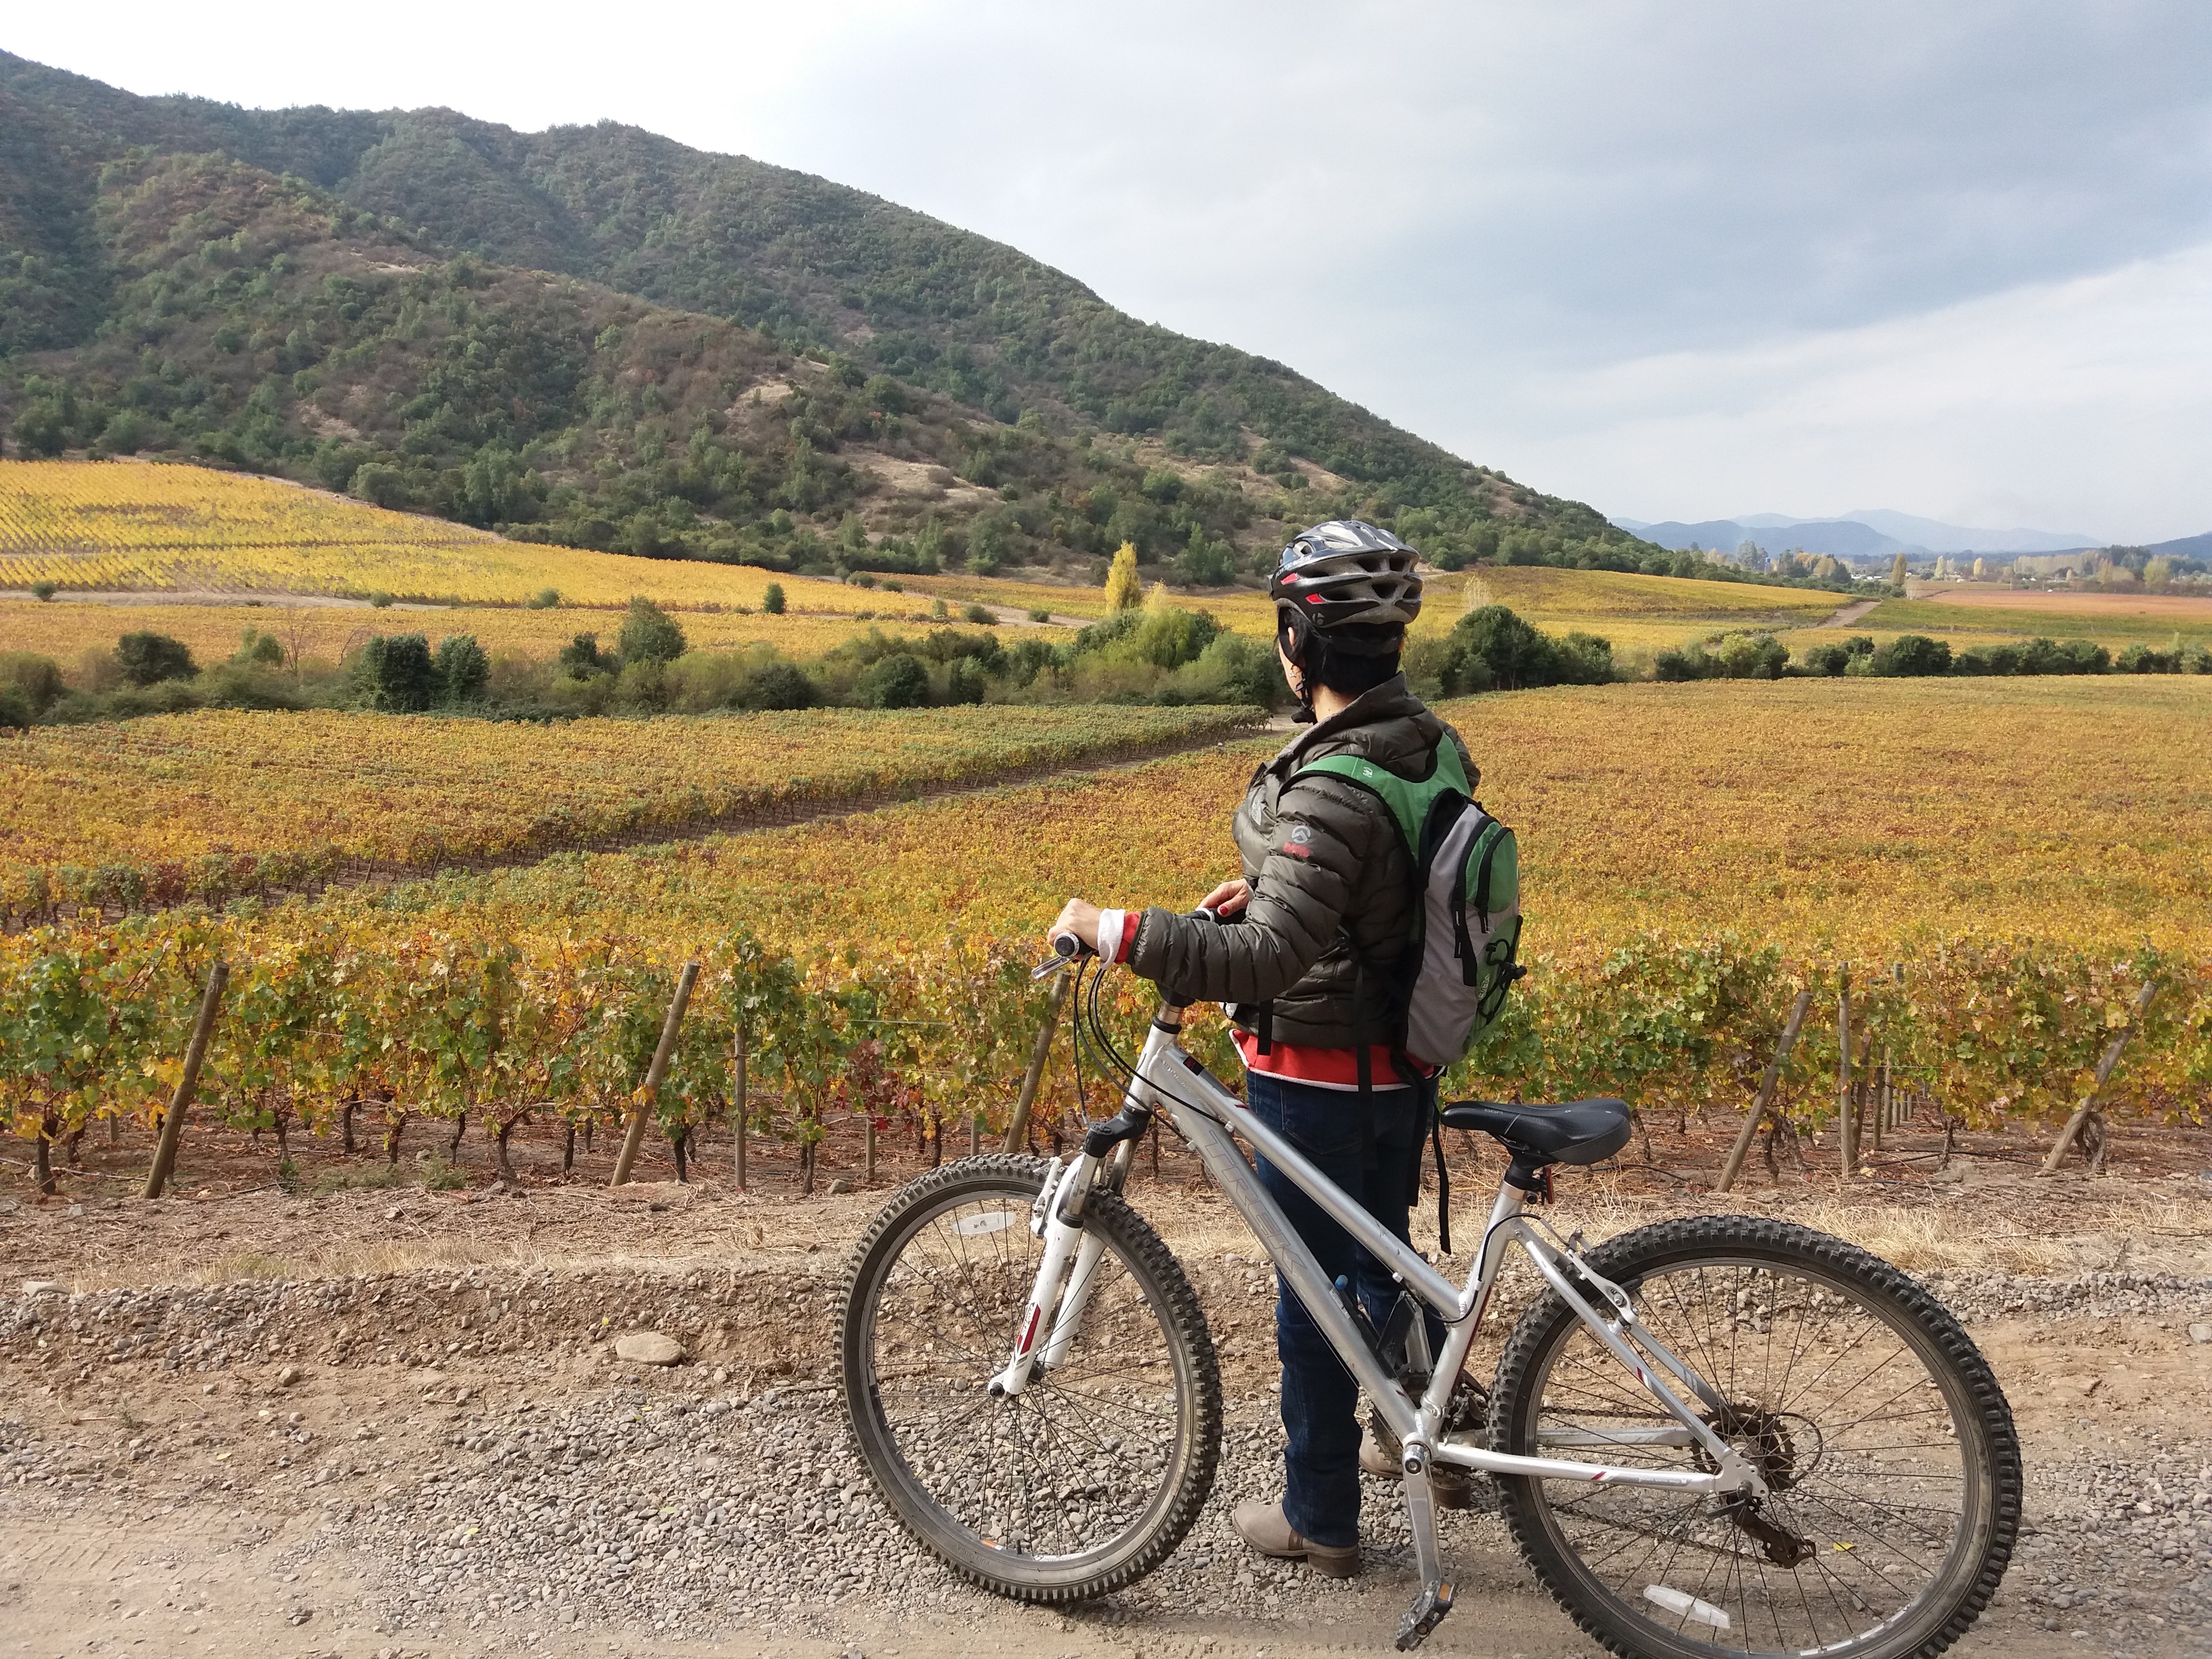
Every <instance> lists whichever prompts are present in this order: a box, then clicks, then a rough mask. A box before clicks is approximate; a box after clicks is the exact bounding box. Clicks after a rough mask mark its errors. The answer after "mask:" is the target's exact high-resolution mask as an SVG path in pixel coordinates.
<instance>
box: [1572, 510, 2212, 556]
mask: <svg viewBox="0 0 2212 1659" xmlns="http://www.w3.org/2000/svg"><path fill="white" fill-rule="evenodd" d="M1613 523H1614V524H1615V525H1617V526H1620V528H1621V529H1623V530H1626V531H1628V532H1632V534H1635V535H1638V536H1641V537H1643V538H1644V539H1645V540H1646V541H1652V542H1656V543H1658V544H1659V545H1660V546H1662V547H1669V548H1687V547H1706V548H1714V549H1717V550H1720V551H1722V552H1724V553H1725V552H1732V551H1733V550H1735V548H1737V547H1738V546H1740V545H1741V544H1743V543H1745V542H1752V543H1754V544H1757V545H1759V546H1760V547H1763V548H1765V550H1767V551H1768V552H1770V553H1775V552H1780V551H1783V550H1785V549H1790V548H1801V549H1802V550H1804V551H1806V552H1808V553H1826V554H1831V555H1832V556H1835V557H1837V558H1838V559H1845V560H1854V559H1856V560H1872V559H1887V558H1890V557H1893V556H1895V555H1897V554H1899V553H1904V554H1907V555H1911V556H1919V555H1923V554H1936V553H1972V554H1978V555H1991V556H1997V557H2006V556H2011V555H2015V554H2021V553H2028V554H2038V553H2075V552H2080V551H2081V550H2084V549H2087V548H2094V547H2102V546H2105V545H2106V543H2105V542H2104V541H2102V540H2100V538H2097V537H2094V536H2092V535H2089V534H2088V533H2087V532H2083V531H2078V530H2025V529H2017V528H2015V529H2012V530H1991V529H1986V528H1976V527H1974V526H1968V525H1956V524H1945V523H1942V521H1941V520H1936V519H1921V518H1915V517H1914V516H1913V515H1912V514H1911V513H1897V512H1893V511H1891V510H1890V509H1888V508H1887V507H1869V508H1866V509H1864V510H1862V511H1857V512H1852V513H1846V514H1844V516H1843V517H1841V518H1836V519H1794V518H1791V517H1790V516H1789V515H1788V514H1786V513H1745V514H1743V515H1742V516H1741V517H1739V518H1734V519H1707V520H1702V521H1701V522H1699V523H1697V524H1684V523H1682V522H1680V520H1667V521H1665V522H1663V523H1660V524H1647V523H1645V522H1644V521H1643V520H1639V519H1620V518H1616V519H1614V520H1613ZM2208 547H2212V536H2191V537H2187V538H2183V539H2181V540H2179V541H2173V542H2164V543H2160V544H2159V546H2158V548H2157V549H2156V551H2159V552H2162V553H2169V554H2179V555H2183V556H2188V557H2192V558H2202V557H2203V556H2205V552H2206V550H2207V548H2208Z"/></svg>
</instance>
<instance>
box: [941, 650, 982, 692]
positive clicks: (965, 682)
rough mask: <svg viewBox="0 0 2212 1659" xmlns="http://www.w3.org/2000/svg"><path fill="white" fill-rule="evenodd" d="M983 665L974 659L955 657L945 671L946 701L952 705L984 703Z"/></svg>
mask: <svg viewBox="0 0 2212 1659" xmlns="http://www.w3.org/2000/svg"><path fill="white" fill-rule="evenodd" d="M984 689H985V679H984V673H983V665H981V663H979V662H977V661H976V660H975V658H973V657H955V658H954V659H952V661H951V664H949V665H947V666H946V668H945V702H951V703H965V702H982V701H983V692H984Z"/></svg>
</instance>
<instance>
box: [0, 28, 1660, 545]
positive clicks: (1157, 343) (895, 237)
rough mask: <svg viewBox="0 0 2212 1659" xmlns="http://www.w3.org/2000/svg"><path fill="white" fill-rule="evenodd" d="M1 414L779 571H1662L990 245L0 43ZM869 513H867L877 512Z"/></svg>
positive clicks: (797, 178) (44, 433) (1439, 454)
mask: <svg viewBox="0 0 2212 1659" xmlns="http://www.w3.org/2000/svg"><path fill="white" fill-rule="evenodd" d="M0 419H5V420H6V421H7V422H9V428H10V435H11V437H12V439H13V441H14V447H15V449H16V451H17V452H18V453H52V451H53V450H54V449H56V448H57V447H94V446H99V447H106V448H110V449H134V450H135V449H145V448H152V449H158V450H164V451H169V452H173V453H185V454H190V455H196V456H198V457H201V458H204V459H210V460H215V461H219V462H224V463H228V464H232V465H242V466H247V467H252V468H255V469H258V470H261V471H270V472H280V473H284V474H287V475H289V476H293V477H301V478H305V479H310V480H313V481H316V482H319V483H325V484H327V485H329V486H331V487H332V488H338V489H353V490H354V491H355V492H356V494H361V495H365V496H368V497H369V498H370V499H374V500H377V501H382V502H384V503H386V504H388V505H398V506H405V507H415V508H417V509H420V510H423V511H428V512H432V513H441V514H445V515H447V516H451V517H455V518H459V519H465V520H468V521H470V522H472V523H477V524H486V525H495V526H502V527H507V528H508V529H509V531H510V533H514V534H519V535H524V536H534V537H538V538H545V539H553V540H560V541H566V542H573V543H575V544H584V545H591V546H597V547H604V548H610V549H616V550H626V551H637V552H658V553H665V554H671V555H693V556H716V557H724V558H742V559H745V560H747V561H751V562H767V563H771V564H784V565H790V564H793V563H796V564H799V565H802V566H821V565H824V564H827V563H828V562H830V561H832V560H834V559H842V562H845V563H846V564H848V566H850V565H854V564H864V563H876V564H878V565H879V566H881V565H890V566H898V565H902V564H917V563H918V564H923V565H926V564H927V562H929V561H930V560H931V559H933V558H938V559H941V558H945V557H947V556H952V557H958V556H963V555H969V556H973V558H974V560H975V562H977V563H979V564H981V565H985V566H989V565H992V564H995V563H1004V562H1022V563H1053V562H1059V563H1062V564H1065V563H1066V562H1069V561H1071V560H1076V561H1083V560H1088V559H1091V558H1095V557H1096V556H1098V555H1100V554H1101V553H1102V552H1103V551H1106V550H1110V549H1111V547H1112V546H1114V545H1115V544H1118V543H1119V542H1120V541H1121V540H1122V539H1125V538H1126V539H1130V540H1133V541H1135V542H1137V543H1138V544H1139V548H1140V550H1142V551H1143V553H1144V554H1145V556H1146V558H1147V560H1148V561H1149V562H1153V563H1155V564H1162V563H1170V562H1171V565H1172V569H1173V571H1174V574H1178V575H1180V576H1181V577H1182V579H1183V580H1190V581H1198V582H1207V581H1212V582H1218V581H1221V580H1228V579H1229V578H1231V576H1232V575H1234V574H1240V573H1241V574H1249V572H1250V570H1251V569H1252V568H1254V567H1255V564H1256V563H1257V562H1260V561H1261V559H1262V558H1264V556H1265V553H1266V551H1267V550H1269V549H1270V548H1271V547H1272V546H1273V545H1277V544H1279V540H1280V536H1281V531H1282V527H1283V525H1284V523H1285V522H1286V521H1289V520H1310V519H1313V518H1316V517H1321V516H1324V515H1325V514H1327V513H1334V512H1362V513H1366V514H1368V515H1369V516H1371V517H1376V518H1378V519H1381V520H1383V521H1385V522H1388V523H1395V525H1396V526H1397V527H1399V528H1400V529H1401V532H1405V533H1407V534H1409V536H1411V537H1412V538H1414V539H1416V540H1418V541H1419V543H1420V544H1422V545H1423V546H1424V547H1425V549H1426V550H1429V551H1430V552H1431V553H1432V554H1435V555H1439V556H1443V557H1444V558H1445V559H1446V560H1447V562H1453V563H1456V562H1459V561H1460V560H1461V559H1462V558H1466V557H1470V556H1488V555H1492V554H1495V553H1497V552H1498V550H1499V547H1500V540H1501V536H1502V537H1503V538H1504V544H1505V545H1504V550H1505V552H1506V554H1507V555H1508V556H1521V557H1523V558H1526V559H1528V560H1529V561H1530V562H1534V561H1537V560H1541V561H1542V562H1555V561H1556V562H1577V563H1586V564H1602V565H1609V566H1613V567H1614V568H1666V563H1667V560H1666V556H1664V555H1662V554H1660V553H1658V551H1657V550H1656V549H1653V548H1650V547H1649V546H1648V545H1646V544H1642V543H1640V542H1638V541H1637V540H1636V539H1635V538H1632V537H1631V536H1629V535H1628V534H1627V533H1626V532H1621V531H1619V530H1617V529H1614V528H1613V527H1612V526H1608V525H1607V524H1606V523H1605V522H1604V520H1602V519H1601V517H1600V515H1598V514H1597V513H1595V512H1594V511H1593V510H1592V509H1590V508H1589V507H1586V506H1583V504H1581V503H1578V502H1572V501H1560V500H1558V499H1556V498H1553V497H1550V496H1546V495H1540V494H1537V493H1536V492H1534V491H1532V490H1529V489H1526V488H1524V487H1522V486H1521V485H1519V484H1516V483H1514V482H1513V481H1511V480H1510V479H1508V478H1505V477H1502V476H1500V475H1498V474H1497V473H1495V472H1492V471H1488V470H1486V469H1485V468H1482V467H1480V466H1475V465H1469V464H1468V463H1467V462H1464V461H1462V460H1461V459H1458V458H1457V457H1455V456H1452V455H1450V454H1449V453H1446V452H1445V451H1443V450H1442V449H1440V448H1438V447H1436V446H1435V445H1433V444H1430V443H1427V442H1425V441H1423V440H1421V439H1419V438H1417V437H1415V436H1413V435H1411V434H1409V433H1406V432H1403V431H1401V430H1400V429H1399V428H1395V427H1394V426H1392V425H1390V424H1389V422H1385V421H1383V420H1380V419H1378V418H1377V417H1376V416H1373V415H1371V414H1370V413H1369V412H1368V411H1366V410H1362V409H1360V408H1358V407H1357V406H1356V405H1353V404H1349V403H1347V402H1346V401H1345V400H1343V399H1341V398H1336V397H1334V396H1333V395H1332V394H1330V393H1329V392H1327V391H1326V390H1324V389H1323V388H1322V387H1320V386H1316V385H1315V384H1314V383H1313V382H1312V381H1310V380H1306V379H1305V378H1304V377H1303V376H1301V375H1298V374H1295V373H1293V372H1292V371H1291V370H1290V369H1288V368H1285V367H1284V366H1282V365H1281V364H1279V363H1274V362H1268V361H1267V360H1265V359H1262V358H1258V357H1255V356H1249V354H1246V353H1243V352H1240V351H1237V350H1235V349H1232V348H1230V347H1226V346H1219V345H1212V344H1208V343H1204V342H1200V341H1196V340H1192V339H1189V338H1187V337H1183V336H1181V335H1177V334H1175V333H1172V332H1170V331H1167V330H1165V329H1161V328H1158V327H1154V326H1152V325H1147V324H1145V323H1141V322H1139V321H1138V320H1136V319H1133V318H1130V317H1128V316H1126V315H1124V314H1123V313H1121V312H1118V311H1116V310H1115V309H1114V308H1113V307H1110V306H1109V305H1107V304H1106V303H1104V302H1103V301H1101V300H1100V299H1099V298H1098V297H1097V295H1094V294H1092V293H1091V291H1090V290H1089V289H1086V288H1085V287H1084V286H1083V285H1082V284H1081V283H1078V282H1076V281H1074V280H1073V278H1071V277H1069V276H1065V275H1063V274H1062V273H1060V272H1059V271H1055V270H1052V269H1050V268H1049V267H1048V266H1045V265H1042V264H1039V263H1038V262H1036V260H1033V259H1030V258H1027V257H1026V256H1024V255H1023V254H1022V253H1020V252H1017V251H1016V250H1014V249H1012V248H1009V247H1006V246H1003V245H1001V244H999V243H995V242H992V241H990V240H987V239H985V238H982V237H980V236H975V235H972V234H969V233H967V232H964V231H961V230H958V229H956V228H952V227H951V226H947V225H945V224H942V223H939V222H937V221H935V220H933V219H930V218H928V217H927V216H923V215H921V214H918V213H915V212H912V211H909V210H906V209H903V208H901V207H898V206H896V205H895V204H890V203H887V202H884V201H882V200H880V199H878V198H877V197H871V196H867V195H866V194H863V193H862V192H860V191H853V190H849V189H847V188H845V187H843V186H842V185H836V184H832V183H830V182H829V181H828V180H825V179H816V178H812V177H810V176H808V175H806V174H803V173H793V172H791V171H789V170H787V169H784V168H780V167H769V166H768V165H766V164H764V163H761V162H757V161H751V160H749V159H747V158H744V157H741V156H724V155H707V154H703V153H702V152H699V151H696V150H692V149H686V148H684V146H682V145H679V144H676V143H671V142H670V141H668V140H666V139H663V138H659V137H654V136H653V135H652V134H649V133H646V132H642V131H638V130H636V129H635V128H629V127H621V126H617V125H611V124H602V125H598V126H593V127H584V128H575V127H571V128H558V129H555V130H553V131H549V132H545V133H539V134H522V133H517V132H514V131H511V130H509V129H507V128H504V127H500V126H495V125H489V124H486V123H483V122H479V121H473V120H471V119H469V118H465V117H463V116H460V115H457V114H454V113H453V112H450V111H444V110H424V111H414V112H382V113H366V112H347V111H332V110H327V109H319V108H317V109H294V110H284V111H275V112H264V111H253V110H244V109H240V108H237V107H234V106H228V105H222V104H216V103H211V102H207V101H204V100H195V99H187V98H159V99H147V98H140V97H137V96H135V95H132V94H126V93H123V92H119V91H117V90H115V89H114V88H108V87H106V86H102V85H100V83H98V82H92V81H88V80H86V79H83V78H82V77H79V76H70V75H67V74H64V73H61V72H59V71H56V70H49V69H46V68H44V67H41V66H40V65H37V64H31V63H28V62H27V61H25V60H23V59H21V58H13V57H9V56H7V55H6V54H0ZM885 538H889V540H888V542H886V539H885Z"/></svg>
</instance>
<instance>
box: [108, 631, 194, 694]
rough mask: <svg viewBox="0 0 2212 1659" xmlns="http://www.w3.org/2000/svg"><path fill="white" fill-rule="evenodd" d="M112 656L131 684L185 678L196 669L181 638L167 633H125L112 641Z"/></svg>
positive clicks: (145, 683) (147, 683)
mask: <svg viewBox="0 0 2212 1659" xmlns="http://www.w3.org/2000/svg"><path fill="white" fill-rule="evenodd" d="M115 660H116V663H117V664H118V666H120V667H121V668H122V670H123V678H125V679H126V680H128V681H130V682H131V684H133V685H158V684H161V682H162V681H163V680H188V679H190V678H191V677H192V676H193V675H195V674H197V673H198V672H199V670H198V668H197V666H196V665H194V664H193V662H192V653H191V651H190V650H189V649H188V648H186V647H185V642H184V641H182V640H173V639H171V638H170V637H169V636H168V635H167V634H152V633H141V634H125V635H124V636H123V637H122V638H121V639H119V640H118V641H116V642H115Z"/></svg>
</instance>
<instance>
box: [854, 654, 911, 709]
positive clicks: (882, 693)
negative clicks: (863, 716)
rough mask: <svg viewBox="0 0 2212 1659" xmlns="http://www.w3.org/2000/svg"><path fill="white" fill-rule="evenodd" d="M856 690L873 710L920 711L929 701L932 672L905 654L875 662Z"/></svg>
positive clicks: (855, 687) (857, 683) (869, 666)
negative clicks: (907, 709)
mask: <svg viewBox="0 0 2212 1659" xmlns="http://www.w3.org/2000/svg"><path fill="white" fill-rule="evenodd" d="M854 690H857V691H858V692H859V693H860V698H861V701H862V702H866V704H867V705H868V707H869V708H921V707H922V706H923V705H924V704H925V703H927V702H928V701H929V671H928V670H927V668H925V667H923V666H922V663H921V658H919V657H917V656H915V654H914V653H912V652H909V651H901V652H898V653H896V654H894V655H891V656H888V657H884V658H880V659H878V660H877V661H875V662H872V663H871V664H870V665H868V666H867V668H866V669H865V670H864V671H862V672H861V675H860V679H859V680H858V682H856V684H855V685H854Z"/></svg>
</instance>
